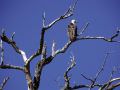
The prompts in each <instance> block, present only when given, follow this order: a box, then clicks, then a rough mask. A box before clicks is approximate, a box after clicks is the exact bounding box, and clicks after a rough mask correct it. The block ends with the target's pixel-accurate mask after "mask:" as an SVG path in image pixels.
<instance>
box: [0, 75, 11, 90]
mask: <svg viewBox="0 0 120 90" xmlns="http://www.w3.org/2000/svg"><path fill="white" fill-rule="evenodd" d="M8 80H9V77H6V78H4V80H3V82H2V84H1V86H0V90H3V88H4V86H5V85H6V83H7V81H8Z"/></svg>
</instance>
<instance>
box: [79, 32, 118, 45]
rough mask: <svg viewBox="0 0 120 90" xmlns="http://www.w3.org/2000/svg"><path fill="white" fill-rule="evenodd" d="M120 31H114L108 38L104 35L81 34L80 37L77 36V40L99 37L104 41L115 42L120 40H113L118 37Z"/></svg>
mask: <svg viewBox="0 0 120 90" xmlns="http://www.w3.org/2000/svg"><path fill="white" fill-rule="evenodd" d="M119 33H120V30H118V31H116V33H115V34H113V35H112V36H111V37H110V38H105V37H101V36H100V37H91V36H82V37H80V38H78V40H87V39H98V40H99V39H100V40H104V41H107V42H117V43H120V41H116V40H113V39H115V38H116V37H118V35H119Z"/></svg>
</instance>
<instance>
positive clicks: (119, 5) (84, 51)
mask: <svg viewBox="0 0 120 90" xmlns="http://www.w3.org/2000/svg"><path fill="white" fill-rule="evenodd" d="M72 2H73V1H72V0H0V28H5V30H6V34H7V35H8V36H9V37H10V36H11V34H12V33H13V32H15V33H16V34H15V38H14V39H15V41H16V43H17V45H18V46H19V47H20V48H21V49H22V50H24V51H25V52H26V54H27V56H28V57H29V56H30V55H31V54H33V53H34V52H35V51H36V50H37V49H38V47H39V40H40V32H41V28H42V23H41V22H42V13H43V12H44V11H45V12H46V23H47V24H48V23H50V22H51V21H52V20H54V19H55V18H57V17H59V16H60V15H62V14H64V12H65V11H66V10H67V8H68V7H69V5H70V4H71V3H72ZM71 19H76V20H77V21H78V28H79V29H80V28H81V27H82V26H83V25H84V24H85V23H86V22H89V23H90V26H89V27H88V29H87V30H86V32H85V33H84V35H89V36H105V37H110V36H111V35H112V34H113V33H115V31H116V28H117V27H120V0H79V2H78V4H77V7H76V10H75V13H74V16H72V17H70V18H69V19H66V20H62V21H60V22H59V23H57V24H56V25H55V26H53V27H52V28H51V29H50V30H49V31H48V32H47V33H46V34H45V41H46V43H47V47H48V55H50V53H51V46H52V41H53V40H55V42H56V43H57V47H56V48H57V49H59V48H61V47H62V46H63V45H64V44H65V43H66V42H67V40H68V37H67V25H68V23H69V22H70V20H71ZM118 39H119V40H120V37H119V38H118ZM4 48H5V63H9V64H14V65H21V66H23V65H24V63H23V61H22V58H21V56H19V55H18V54H16V52H15V51H14V50H13V49H12V48H11V47H10V46H9V45H7V44H4ZM109 50H110V51H111V52H112V54H111V55H110V56H109V58H108V59H107V64H106V66H105V71H104V73H103V74H101V76H100V77H99V80H98V81H99V82H101V83H102V82H106V81H107V80H108V79H109V77H110V73H111V71H112V68H113V66H116V67H118V66H120V61H119V58H120V44H116V43H108V42H104V41H101V40H85V41H78V42H75V43H74V44H73V45H72V46H70V48H69V49H68V50H67V52H66V53H65V54H61V55H59V56H57V57H56V58H55V59H54V61H53V62H52V63H51V64H49V65H48V66H46V67H45V68H44V71H43V73H42V79H41V87H40V89H41V90H59V89H60V88H61V86H63V85H64V83H63V82H64V79H63V74H64V72H65V70H66V68H67V66H68V62H69V61H70V59H69V57H70V55H71V52H72V53H73V54H74V56H75V57H76V63H77V65H76V67H75V68H74V69H73V70H72V71H71V72H70V75H71V77H72V79H71V84H75V83H76V84H79V83H81V84H86V83H89V82H88V81H86V80H85V79H83V78H82V77H81V75H80V74H81V73H83V74H85V75H86V76H88V77H94V76H95V74H96V72H97V70H98V68H99V67H100V65H101V64H102V62H103V60H104V57H105V53H106V52H108V51H109ZM39 59H40V57H37V58H36V59H35V60H34V61H32V64H31V71H32V75H33V74H34V69H35V68H34V67H35V64H36V62H37V61H38V60H39ZM6 76H9V77H10V79H9V81H8V82H7V84H6V87H5V90H27V84H26V80H25V76H24V74H23V73H22V72H20V71H15V70H0V83H1V81H2V80H3V78H4V77H6ZM118 76H120V73H115V74H114V77H118ZM56 80H57V82H56ZM116 90H119V89H116Z"/></svg>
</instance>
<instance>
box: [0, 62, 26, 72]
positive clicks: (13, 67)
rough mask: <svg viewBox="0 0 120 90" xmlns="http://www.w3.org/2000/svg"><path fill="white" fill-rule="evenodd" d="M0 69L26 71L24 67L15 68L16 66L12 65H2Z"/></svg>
mask: <svg viewBox="0 0 120 90" xmlns="http://www.w3.org/2000/svg"><path fill="white" fill-rule="evenodd" d="M0 68H1V69H16V70H21V71H24V68H23V67H20V66H15V65H10V64H3V65H0Z"/></svg>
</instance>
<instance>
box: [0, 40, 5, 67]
mask: <svg viewBox="0 0 120 90" xmlns="http://www.w3.org/2000/svg"><path fill="white" fill-rule="evenodd" d="M0 49H1V62H0V65H3V64H4V48H3V41H2V40H1V41H0Z"/></svg>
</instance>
